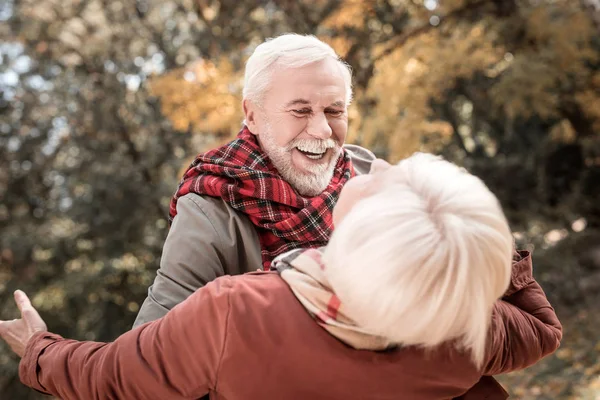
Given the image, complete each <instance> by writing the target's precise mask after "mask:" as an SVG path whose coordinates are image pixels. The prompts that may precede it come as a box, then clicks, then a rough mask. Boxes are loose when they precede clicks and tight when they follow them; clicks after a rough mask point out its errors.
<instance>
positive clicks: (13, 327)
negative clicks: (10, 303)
mask: <svg viewBox="0 0 600 400" xmlns="http://www.w3.org/2000/svg"><path fill="white" fill-rule="evenodd" d="M15 302H16V303H17V307H18V308H19V311H21V318H20V319H13V320H12V321H1V320H0V337H2V339H4V341H5V342H6V343H8V345H9V346H10V348H11V349H12V351H14V352H15V353H16V354H17V355H18V356H19V357H23V354H25V348H26V347H27V343H29V340H30V339H31V337H32V336H33V335H34V334H35V333H37V332H45V331H47V330H48V328H47V327H46V323H45V322H44V320H43V319H42V317H40V314H38V312H37V310H36V309H35V308H33V306H32V305H31V301H29V297H27V295H26V294H25V293H24V292H22V291H21V290H17V291H16V292H15Z"/></svg>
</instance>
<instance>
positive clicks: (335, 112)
mask: <svg viewBox="0 0 600 400" xmlns="http://www.w3.org/2000/svg"><path fill="white" fill-rule="evenodd" d="M343 113H344V112H343V111H340V110H328V111H327V114H329V115H333V116H334V117H339V116H340V115H342V114H343Z"/></svg>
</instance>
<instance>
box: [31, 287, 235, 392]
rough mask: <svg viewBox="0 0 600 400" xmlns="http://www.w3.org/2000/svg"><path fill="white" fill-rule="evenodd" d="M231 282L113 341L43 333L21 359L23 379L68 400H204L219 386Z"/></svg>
mask: <svg viewBox="0 0 600 400" xmlns="http://www.w3.org/2000/svg"><path fill="white" fill-rule="evenodd" d="M230 285H231V282H230V278H229V277H224V278H220V279H218V280H216V281H215V282H212V283H210V284H209V285H207V286H205V287H204V288H202V289H201V290H198V291H197V292H195V293H194V294H193V295H192V296H191V297H189V298H188V299H187V300H186V301H185V302H183V303H181V304H179V305H178V306H177V307H175V308H174V309H173V310H171V311H170V312H169V313H168V314H167V315H166V316H165V317H164V318H161V319H159V320H156V321H153V322H150V323H148V324H145V325H143V326H141V327H139V328H137V329H134V330H132V331H129V332H127V333H125V334H123V335H122V336H120V337H119V338H117V339H116V340H115V341H114V342H112V343H98V342H78V341H75V340H67V339H63V338H61V337H60V336H58V335H55V334H52V333H48V332H41V333H37V334H36V335H35V336H34V337H33V338H32V339H31V340H30V342H29V343H28V345H27V348H26V349H25V354H24V356H23V359H22V360H21V364H20V366H19V375H20V378H21V381H22V382H23V384H25V385H27V386H30V387H32V388H33V389H35V390H38V391H40V392H43V393H47V394H51V395H54V396H56V397H58V398H61V399H63V400H71V399H72V400H81V399H106V398H109V397H110V398H114V399H148V400H151V399H157V400H162V399H170V400H177V399H191V398H200V397H202V396H204V395H206V394H208V393H209V391H210V390H213V389H214V388H215V385H216V382H217V371H218V370H219V364H220V361H221V354H222V352H223V347H224V344H225V337H226V333H227V332H226V328H227V319H228V316H229V293H230V287H231V286H230Z"/></svg>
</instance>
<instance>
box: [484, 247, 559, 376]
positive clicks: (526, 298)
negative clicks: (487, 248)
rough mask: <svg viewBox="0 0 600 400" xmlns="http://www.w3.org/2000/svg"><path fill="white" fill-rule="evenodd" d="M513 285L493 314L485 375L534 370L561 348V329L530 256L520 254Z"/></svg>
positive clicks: (515, 264) (513, 275)
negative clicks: (533, 367)
mask: <svg viewBox="0 0 600 400" xmlns="http://www.w3.org/2000/svg"><path fill="white" fill-rule="evenodd" d="M517 256H518V259H517V260H516V262H515V263H514V265H513V271H512V277H511V283H510V286H509V289H508V291H507V292H506V294H505V296H504V297H503V298H502V299H501V300H498V301H497V302H496V304H495V306H494V310H493V313H492V323H491V328H490V340H489V342H488V352H487V354H488V356H487V359H486V364H485V367H484V371H483V374H484V375H495V374H501V373H506V372H510V371H515V370H519V369H523V368H526V367H528V366H531V365H533V364H535V363H536V362H538V361H539V360H541V359H542V358H543V357H545V356H547V355H549V354H552V353H553V352H555V351H556V349H558V347H559V346H560V341H561V339H562V326H561V324H560V322H559V320H558V317H557V316H556V313H555V311H554V309H553V308H552V306H551V305H550V303H549V302H548V299H547V298H546V295H545V294H544V291H543V290H542V288H541V287H540V285H539V284H538V283H537V282H536V281H535V280H534V279H533V272H532V263H531V255H530V254H529V252H526V251H522V252H519V253H518V255H517Z"/></svg>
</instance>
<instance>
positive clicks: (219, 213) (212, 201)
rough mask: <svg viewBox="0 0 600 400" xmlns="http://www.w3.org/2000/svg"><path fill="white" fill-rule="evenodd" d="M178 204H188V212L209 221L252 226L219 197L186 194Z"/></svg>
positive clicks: (245, 217)
mask: <svg viewBox="0 0 600 400" xmlns="http://www.w3.org/2000/svg"><path fill="white" fill-rule="evenodd" d="M178 202H186V203H188V205H189V207H187V208H188V212H197V213H202V214H204V215H205V216H206V217H207V218H209V219H210V220H216V221H220V222H221V223H225V224H230V223H232V222H233V223H234V224H237V225H244V226H248V227H251V226H252V222H250V220H249V219H248V217H247V216H246V215H244V214H242V213H240V212H239V211H237V210H235V209H234V208H233V207H231V205H230V204H229V203H227V202H226V201H225V200H223V199H222V198H220V197H211V196H203V195H199V194H196V193H188V194H186V195H185V196H182V197H181V198H180V199H179V200H178ZM178 214H179V210H178Z"/></svg>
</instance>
